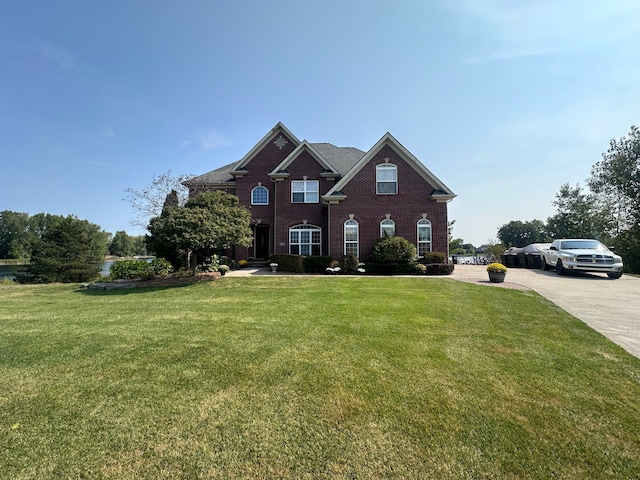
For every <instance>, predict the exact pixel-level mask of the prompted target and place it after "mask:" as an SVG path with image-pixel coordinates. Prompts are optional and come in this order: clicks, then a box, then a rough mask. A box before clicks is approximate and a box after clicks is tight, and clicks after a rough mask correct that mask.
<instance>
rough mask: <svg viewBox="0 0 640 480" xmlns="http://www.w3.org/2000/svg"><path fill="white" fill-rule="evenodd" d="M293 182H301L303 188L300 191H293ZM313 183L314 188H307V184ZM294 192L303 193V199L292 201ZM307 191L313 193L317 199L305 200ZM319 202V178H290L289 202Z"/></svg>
mask: <svg viewBox="0 0 640 480" xmlns="http://www.w3.org/2000/svg"><path fill="white" fill-rule="evenodd" d="M294 183H302V184H304V190H303V191H302V192H294V191H293V184H294ZM311 184H314V185H315V186H316V189H315V190H309V189H308V188H307V186H308V185H311ZM294 193H302V194H303V195H304V201H302V202H294V201H293V194H294ZM309 193H315V194H316V197H317V199H316V200H315V201H313V202H310V201H308V200H307V195H308V194H309ZM319 202H320V181H319V180H292V181H291V203H319Z"/></svg>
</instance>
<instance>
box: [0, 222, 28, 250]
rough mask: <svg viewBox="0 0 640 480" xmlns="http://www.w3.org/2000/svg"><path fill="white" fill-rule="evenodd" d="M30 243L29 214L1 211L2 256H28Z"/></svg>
mask: <svg viewBox="0 0 640 480" xmlns="http://www.w3.org/2000/svg"><path fill="white" fill-rule="evenodd" d="M29 243H30V242H29V215H28V214H27V213H20V212H12V211H10V210H4V211H2V212H0V258H16V259H25V258H28V257H29Z"/></svg>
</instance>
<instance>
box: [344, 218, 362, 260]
mask: <svg viewBox="0 0 640 480" xmlns="http://www.w3.org/2000/svg"><path fill="white" fill-rule="evenodd" d="M347 224H349V225H347ZM348 226H350V227H354V226H355V229H356V239H355V240H347V227H348ZM343 235H344V246H343V255H351V254H348V253H347V245H354V244H355V246H356V253H355V255H354V256H355V257H356V258H360V224H359V223H358V222H357V221H355V220H353V219H349V220H347V221H346V222H344V226H343Z"/></svg>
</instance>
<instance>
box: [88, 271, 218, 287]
mask: <svg viewBox="0 0 640 480" xmlns="http://www.w3.org/2000/svg"><path fill="white" fill-rule="evenodd" d="M220 277H221V275H220V273H219V272H211V273H198V274H196V275H167V276H165V277H156V278H152V279H151V280H116V281H115V282H112V283H89V284H84V285H82V286H83V287H85V288H88V289H91V290H117V289H122V288H142V287H179V286H183V285H192V284H194V283H200V282H211V281H213V280H215V279H217V278H220Z"/></svg>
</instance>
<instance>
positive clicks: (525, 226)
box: [498, 220, 548, 247]
mask: <svg viewBox="0 0 640 480" xmlns="http://www.w3.org/2000/svg"><path fill="white" fill-rule="evenodd" d="M498 238H499V239H500V242H501V243H502V244H503V245H505V246H507V247H524V246H526V245H529V244H531V243H541V242H546V241H547V239H548V235H547V232H546V227H545V224H544V222H543V221H542V220H531V221H528V222H521V221H520V220H513V221H511V222H509V223H505V224H504V225H502V226H501V227H500V228H499V229H498Z"/></svg>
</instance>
